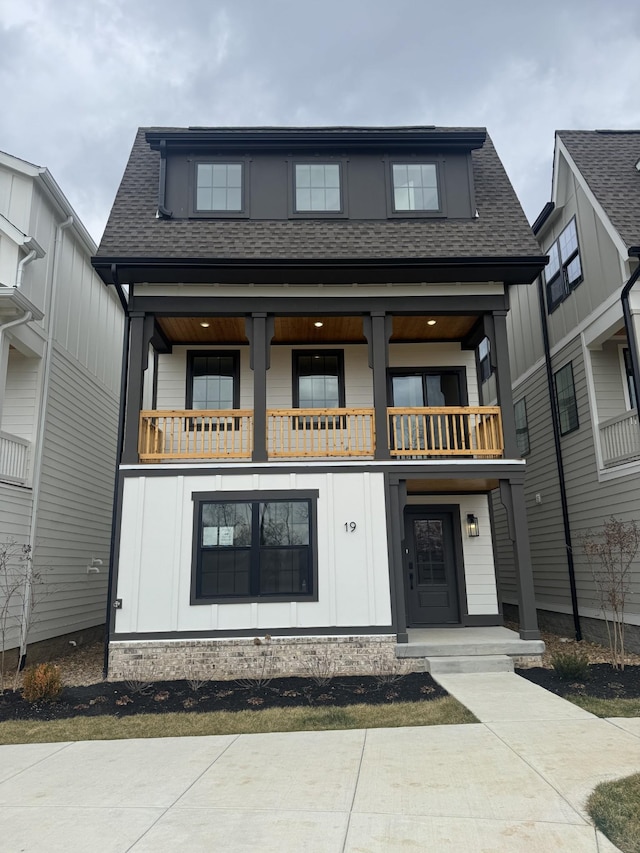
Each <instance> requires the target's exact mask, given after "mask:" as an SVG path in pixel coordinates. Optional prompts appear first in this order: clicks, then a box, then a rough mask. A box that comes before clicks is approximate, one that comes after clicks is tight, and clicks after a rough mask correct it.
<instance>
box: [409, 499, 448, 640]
mask: <svg viewBox="0 0 640 853" xmlns="http://www.w3.org/2000/svg"><path fill="white" fill-rule="evenodd" d="M405 545H406V548H407V555H406V556H407V559H406V589H407V611H408V613H407V615H408V623H409V626H410V627H415V626H417V625H447V624H456V623H459V621H460V611H459V607H458V584H457V579H456V551H455V545H454V526H453V512H448V511H447V510H437V511H436V510H434V511H429V509H424V508H421V509H420V510H417V509H416V510H412V509H408V510H407V513H406V516H405Z"/></svg>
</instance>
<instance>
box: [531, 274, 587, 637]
mask: <svg viewBox="0 0 640 853" xmlns="http://www.w3.org/2000/svg"><path fill="white" fill-rule="evenodd" d="M538 302H539V305H540V321H541V323H542V341H543V344H544V361H545V366H546V368H547V390H548V393H549V404H550V407H551V423H552V425H553V443H554V445H555V451H556V467H557V469H558V484H559V486H560V505H561V507H562V524H563V527H564V544H565V549H566V552H567V569H568V572H569V589H570V590H571V609H572V612H573V627H574V629H575V635H576V640H581V639H582V629H581V627H580V613H579V612H578V591H577V589H576V572H575V565H574V562H573V546H572V544H571V525H570V522H569V505H568V502H567V487H566V483H565V479H564V464H563V462H562V445H561V444H560V418H559V416H558V410H557V407H556V403H555V394H554V392H553V371H552V369H551V349H550V346H549V327H548V325H547V314H546V311H545V299H544V290H543V287H542V277H541V276H538Z"/></svg>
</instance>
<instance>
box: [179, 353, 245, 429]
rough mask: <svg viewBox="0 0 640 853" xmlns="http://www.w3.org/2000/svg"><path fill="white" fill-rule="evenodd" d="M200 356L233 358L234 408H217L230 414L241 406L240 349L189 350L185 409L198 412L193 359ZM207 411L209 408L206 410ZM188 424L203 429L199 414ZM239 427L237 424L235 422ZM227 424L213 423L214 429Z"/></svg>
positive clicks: (192, 427)
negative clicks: (194, 394)
mask: <svg viewBox="0 0 640 853" xmlns="http://www.w3.org/2000/svg"><path fill="white" fill-rule="evenodd" d="M198 356H204V357H206V358H211V357H216V358H217V357H220V356H222V357H224V358H229V356H231V357H232V358H233V408H231V409H216V411H220V412H225V414H226V413H227V412H228V413H229V414H230V415H231V414H232V413H233V412H234V410H236V409H239V408H240V350H209V349H195V350H187V376H186V389H185V409H187V410H190V411H193V412H197V411H198V409H194V408H193V361H194V359H195V358H197V357H198ZM204 411H207V410H204ZM188 425H189V428H190V429H202V424H201V423H198V422H197V415H194V417H193V418H190V419H189V420H188ZM235 426H236V427H237V424H235ZM224 428H225V424H218V425H217V426H216V425H214V424H211V429H212V430H217V429H224Z"/></svg>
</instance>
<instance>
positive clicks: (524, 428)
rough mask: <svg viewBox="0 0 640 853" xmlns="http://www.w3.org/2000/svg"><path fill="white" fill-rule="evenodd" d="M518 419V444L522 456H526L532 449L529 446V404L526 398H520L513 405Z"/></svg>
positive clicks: (516, 419)
mask: <svg viewBox="0 0 640 853" xmlns="http://www.w3.org/2000/svg"><path fill="white" fill-rule="evenodd" d="M513 412H514V415H515V421H516V444H517V445H518V450H519V451H520V455H521V456H526V455H527V454H528V453H529V450H530V449H531V448H530V446H529V423H528V421H527V404H526V401H525V398H524V397H523V398H522V400H518V402H517V403H516V404H515V405H514V407H513Z"/></svg>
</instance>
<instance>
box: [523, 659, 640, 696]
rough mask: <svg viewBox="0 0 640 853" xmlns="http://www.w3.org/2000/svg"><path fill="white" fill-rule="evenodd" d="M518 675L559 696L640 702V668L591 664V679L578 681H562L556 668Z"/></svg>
mask: <svg viewBox="0 0 640 853" xmlns="http://www.w3.org/2000/svg"><path fill="white" fill-rule="evenodd" d="M516 672H517V673H518V675H521V676H522V677H523V678H526V679H527V680H528V681H533V683H534V684H538V685H540V687H544V688H545V690H549V691H551V693H556V694H557V695H558V696H567V695H569V694H576V693H580V694H582V695H584V696H594V697H596V698H598V699H640V665H626V666H625V668H624V669H622V670H621V669H614V668H613V667H612V666H611V664H609V663H592V664H590V666H589V677H588V678H585V679H582V680H579V681H575V680H567V679H562V678H560V676H559V675H558V674H557V673H556V672H555V670H553V669H543V668H542V667H535V668H533V669H518V670H516Z"/></svg>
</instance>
